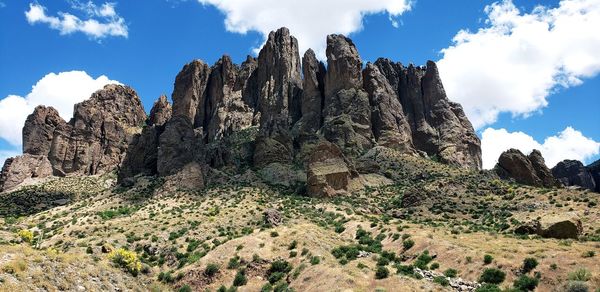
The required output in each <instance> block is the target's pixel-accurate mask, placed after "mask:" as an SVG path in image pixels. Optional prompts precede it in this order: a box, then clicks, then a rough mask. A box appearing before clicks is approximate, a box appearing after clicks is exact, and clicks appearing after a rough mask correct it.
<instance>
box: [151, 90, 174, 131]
mask: <svg viewBox="0 0 600 292" xmlns="http://www.w3.org/2000/svg"><path fill="white" fill-rule="evenodd" d="M172 114H173V108H172V107H171V104H170V103H169V101H168V100H167V97H166V96H164V95H161V96H160V97H159V98H158V100H157V101H155V102H154V105H153V106H152V109H151V110H150V116H149V117H148V125H149V126H153V125H156V126H162V125H164V124H165V123H166V122H167V121H168V120H170V119H171V115H172Z"/></svg>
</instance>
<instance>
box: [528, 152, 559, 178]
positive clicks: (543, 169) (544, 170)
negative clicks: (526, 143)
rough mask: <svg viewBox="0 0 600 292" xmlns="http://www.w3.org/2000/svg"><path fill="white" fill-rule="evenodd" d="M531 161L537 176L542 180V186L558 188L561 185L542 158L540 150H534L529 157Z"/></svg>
mask: <svg viewBox="0 0 600 292" xmlns="http://www.w3.org/2000/svg"><path fill="white" fill-rule="evenodd" d="M527 158H529V161H531V165H532V166H533V169H534V170H535V174H536V176H537V177H538V178H539V179H540V180H541V182H542V185H543V186H546V187H558V186H560V183H559V182H558V181H557V180H556V178H554V176H553V175H552V172H551V171H550V169H548V167H547V166H546V162H545V161H544V157H542V153H541V152H540V151H539V150H535V149H534V150H533V151H531V153H530V154H529V155H528V156H527Z"/></svg>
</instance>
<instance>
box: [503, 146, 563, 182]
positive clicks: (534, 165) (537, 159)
mask: <svg viewBox="0 0 600 292" xmlns="http://www.w3.org/2000/svg"><path fill="white" fill-rule="evenodd" d="M494 170H495V171H496V173H497V174H498V176H500V177H501V178H503V179H514V180H515V181H516V182H517V183H521V184H526V185H531V186H538V187H542V186H543V187H556V186H559V185H560V184H559V182H558V181H557V180H556V179H555V178H554V177H553V176H552V173H551V172H550V170H549V169H548V167H546V164H545V162H544V158H543V157H542V154H541V153H540V152H539V151H538V150H533V152H531V154H529V155H528V156H526V155H525V154H523V153H522V152H521V151H519V150H517V149H509V150H507V151H505V152H503V153H502V154H501V155H500V158H498V163H497V164H496V167H495V168H494Z"/></svg>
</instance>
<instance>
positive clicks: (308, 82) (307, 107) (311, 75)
mask: <svg viewBox="0 0 600 292" xmlns="http://www.w3.org/2000/svg"><path fill="white" fill-rule="evenodd" d="M325 72H326V70H325V65H324V64H323V63H322V62H319V61H318V60H317V57H316V55H315V53H314V52H313V50H311V49H309V50H307V51H306V53H304V57H303V58H302V74H303V76H304V79H303V85H302V86H303V92H302V98H301V105H300V109H301V114H302V117H301V118H300V120H298V121H297V122H296V124H295V125H294V129H293V134H294V138H295V139H296V140H297V141H298V142H299V143H304V142H307V141H315V140H316V139H318V137H317V134H316V133H317V131H318V130H319V128H321V123H322V119H323V118H322V115H321V112H322V107H323V102H324V100H323V90H324V85H325V83H324V77H325Z"/></svg>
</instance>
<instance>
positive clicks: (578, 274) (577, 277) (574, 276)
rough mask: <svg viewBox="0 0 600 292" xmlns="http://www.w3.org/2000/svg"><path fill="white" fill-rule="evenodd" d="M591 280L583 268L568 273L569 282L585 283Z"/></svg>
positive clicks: (588, 273)
mask: <svg viewBox="0 0 600 292" xmlns="http://www.w3.org/2000/svg"><path fill="white" fill-rule="evenodd" d="M591 278H592V273H590V271H588V270H587V269H585V268H580V269H577V270H575V271H573V272H571V273H569V280H571V281H581V282H586V281H589V280H590V279H591Z"/></svg>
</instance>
